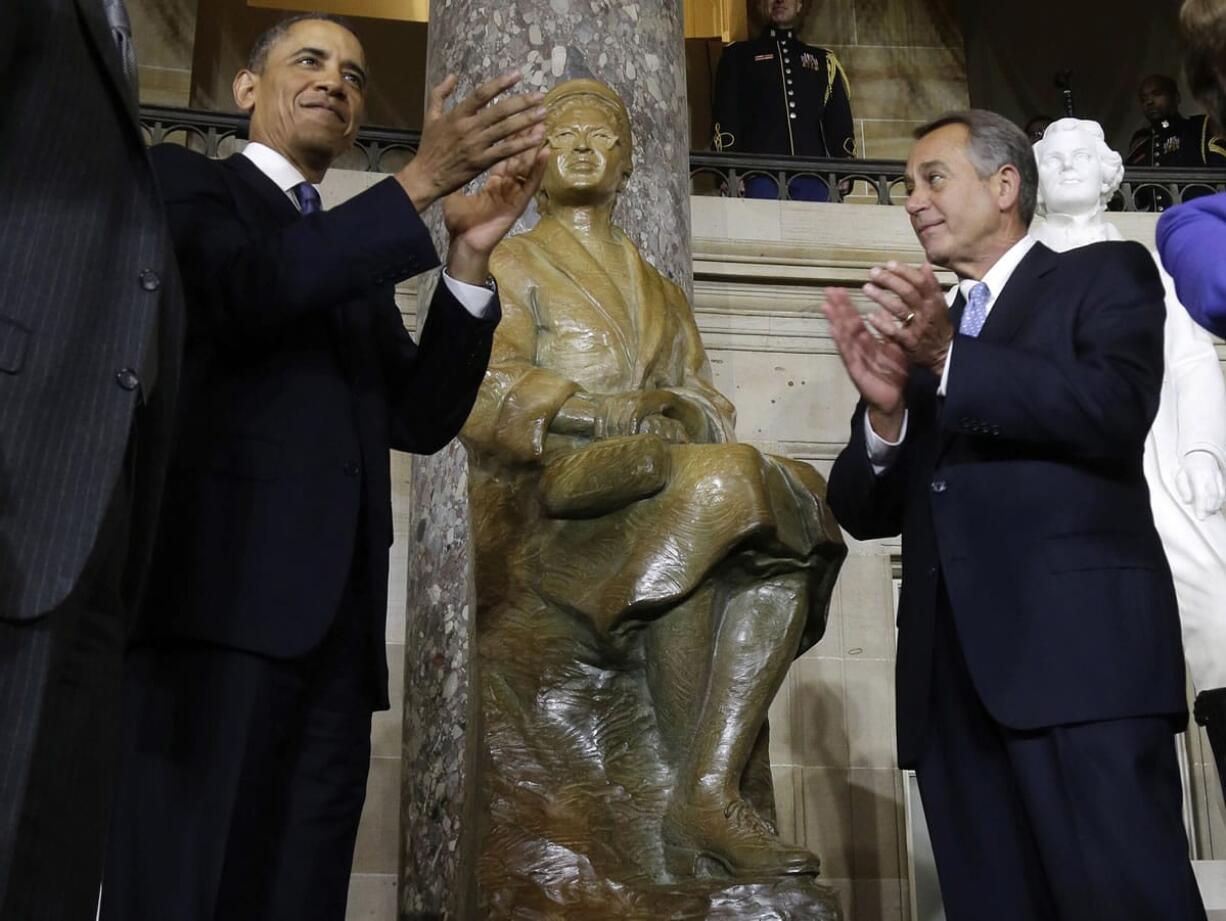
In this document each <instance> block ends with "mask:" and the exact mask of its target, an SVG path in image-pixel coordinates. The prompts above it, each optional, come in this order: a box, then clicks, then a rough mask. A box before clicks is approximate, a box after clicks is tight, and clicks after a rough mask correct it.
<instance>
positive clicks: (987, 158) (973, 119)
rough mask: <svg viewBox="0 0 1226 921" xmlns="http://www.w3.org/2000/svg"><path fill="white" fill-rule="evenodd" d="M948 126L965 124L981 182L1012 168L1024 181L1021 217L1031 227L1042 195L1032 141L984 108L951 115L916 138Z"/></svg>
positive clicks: (920, 131)
mask: <svg viewBox="0 0 1226 921" xmlns="http://www.w3.org/2000/svg"><path fill="white" fill-rule="evenodd" d="M946 125H962V126H963V127H964V128H966V130H967V131H968V132H969V133H970V140H969V142H968V143H967V157H968V159H970V161H971V165H972V166H974V167H975V172H976V173H978V175H979V178H980V179H987V178H988V177H989V176H992V175H995V174H996V173H998V172H999V171H1000V170H1001V169H1002V168H1004V167H1006V166H1012V167H1013V168H1014V169H1016V170H1017V171H1018V174H1019V175H1020V176H1021V178H1022V182H1021V189H1020V190H1019V192H1018V202H1017V205H1018V214H1019V216H1020V217H1021V219H1022V223H1023V224H1025V225H1026V226H1027V227H1029V226H1030V222H1031V220H1033V219H1034V209H1035V205H1036V202H1037V201H1038V195H1039V169H1038V167H1037V166H1036V165H1035V160H1034V150H1033V149H1032V148H1031V146H1030V138H1028V137H1026V134H1025V132H1023V131H1022V129H1021V128H1019V127H1018V126H1017V125H1015V124H1013V122H1011V121H1009V119H1007V118H1005V117H1004V116H1003V115H997V114H996V113H995V112H988V111H986V110H984V109H966V110H965V111H962V112H949V113H947V114H945V115H942V116H941V117H940V118H938V119H936V120H935V121H931V122H928V124H926V125H921V126H920V127H919V128H917V129H915V139H916V140H917V141H918V140H919V139H920V138H923V137H927V136H928V135H930V134H932V132H934V131H936V130H938V129H940V128H944V127H945V126H946Z"/></svg>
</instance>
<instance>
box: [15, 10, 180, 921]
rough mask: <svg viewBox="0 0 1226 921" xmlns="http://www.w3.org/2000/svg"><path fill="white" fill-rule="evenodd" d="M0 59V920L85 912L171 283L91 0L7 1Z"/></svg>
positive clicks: (127, 112) (144, 520)
mask: <svg viewBox="0 0 1226 921" xmlns="http://www.w3.org/2000/svg"><path fill="white" fill-rule="evenodd" d="M0 77H3V86H4V93H5V98H4V103H3V105H0V919H3V921H10V919H17V918H20V919H21V921H40V919H44V918H46V919H51V918H55V919H59V918H76V917H91V918H92V916H93V915H92V905H91V904H90V903H91V902H92V899H93V892H94V891H95V890H96V886H97V877H98V867H99V866H100V854H99V851H100V849H101V843H102V838H103V835H104V830H105V804H106V803H107V802H108V801H109V790H108V787H109V774H110V770H111V769H110V764H111V762H112V761H113V753H112V751H111V749H112V745H111V741H110V740H111V739H112V738H113V737H114V736H115V735H116V730H115V725H116V712H115V710H116V704H117V700H118V696H117V695H118V672H119V661H120V654H121V652H122V646H123V639H124V635H125V633H126V627H127V619H126V615H125V613H124V610H125V607H126V605H125V603H124V602H125V600H126V599H130V598H131V595H132V592H133V589H134V587H135V586H136V585H137V584H139V575H140V571H141V570H142V569H143V561H144V560H145V559H146V558H147V556H148V546H147V542H148V540H149V536H150V535H151V534H152V531H153V528H152V521H153V519H154V516H155V515H156V504H157V495H158V492H159V491H160V482H161V478H162V470H163V468H164V466H165V453H166V449H167V448H168V442H169V438H168V436H167V433H168V432H169V423H170V413H171V410H172V406H171V402H172V399H171V398H172V396H173V394H174V391H175V385H176V378H177V375H178V371H177V361H178V359H177V357H176V356H177V352H178V347H179V346H178V340H179V338H180V323H181V317H180V315H181V306H180V296H179V293H178V285H179V283H178V278H177V272H176V270H175V268H174V260H173V254H172V252H171V250H170V247H169V243H168V237H167V231H166V227H165V221H164V217H163V214H162V206H161V202H160V196H159V195H158V192H157V188H156V184H155V180H154V177H153V173H152V170H151V169H150V167H149V164H148V161H147V158H146V155H145V151H144V145H143V141H142V138H141V133H140V130H139V126H138V123H137V121H136V109H135V98H134V93H133V91H132V89H131V87H130V86H129V85H128V84H127V83H126V82H125V80H124V77H123V70H122V65H121V60H120V56H119V54H118V52H117V50H116V47H115V44H114V41H113V38H112V35H111V31H110V27H109V24H108V22H107V20H106V17H105V14H104V11H103V7H102V2H101V0H14V2H13V3H6V4H5V14H4V23H3V26H2V27H0ZM137 432H139V437H137ZM129 534H131V536H132V538H133V540H132V541H131V542H129V540H128V535H129ZM52 873H54V874H55V875H54V877H52Z"/></svg>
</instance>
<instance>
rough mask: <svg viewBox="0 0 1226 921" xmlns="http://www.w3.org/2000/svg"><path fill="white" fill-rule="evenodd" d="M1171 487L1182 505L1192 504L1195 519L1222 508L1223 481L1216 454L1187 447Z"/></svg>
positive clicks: (1224, 496) (1225, 491) (1225, 488)
mask: <svg viewBox="0 0 1226 921" xmlns="http://www.w3.org/2000/svg"><path fill="white" fill-rule="evenodd" d="M1175 488H1176V489H1177V490H1178V491H1179V498H1180V499H1182V500H1183V503H1184V504H1185V505H1190V506H1191V507H1192V512H1193V514H1195V515H1196V518H1197V520H1198V521H1204V520H1205V519H1206V518H1209V517H1210V516H1211V515H1216V514H1217V513H1218V512H1220V511H1221V510H1222V503H1223V501H1226V484H1224V483H1223V481H1222V468H1221V466H1220V465H1219V464H1218V461H1217V458H1216V457H1214V456H1213V455H1212V454H1211V453H1210V452H1208V451H1189V452H1188V453H1187V454H1186V455H1184V458H1183V463H1182V464H1181V465H1180V467H1179V472H1178V473H1176V474H1175Z"/></svg>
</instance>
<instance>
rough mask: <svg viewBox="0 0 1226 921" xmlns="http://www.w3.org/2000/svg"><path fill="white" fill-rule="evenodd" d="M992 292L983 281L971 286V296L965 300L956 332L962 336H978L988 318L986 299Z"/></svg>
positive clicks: (989, 298)
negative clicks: (964, 307) (960, 321)
mask: <svg viewBox="0 0 1226 921" xmlns="http://www.w3.org/2000/svg"><path fill="white" fill-rule="evenodd" d="M991 298H992V292H991V291H990V290H989V289H988V286H987V285H985V284H984V283H983V282H979V284H977V285H975V287H973V288H971V296H970V297H969V298H967V300H966V309H965V310H964V311H962V323H961V324H960V325H959V327H958V332H960V333H961V334H962V335H964V336H978V335H979V331H980V330H982V329H983V324H984V323H986V322H987V319H988V301H989V300H991Z"/></svg>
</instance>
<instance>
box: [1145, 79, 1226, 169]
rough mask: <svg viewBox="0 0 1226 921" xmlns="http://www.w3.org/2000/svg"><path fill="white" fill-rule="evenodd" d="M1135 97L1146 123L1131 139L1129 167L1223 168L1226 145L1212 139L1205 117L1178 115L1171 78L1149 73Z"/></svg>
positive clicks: (1175, 86)
mask: <svg viewBox="0 0 1226 921" xmlns="http://www.w3.org/2000/svg"><path fill="white" fill-rule="evenodd" d="M1137 96H1138V97H1139V99H1140V101H1141V110H1142V111H1143V112H1144V113H1145V120H1146V121H1147V122H1148V123H1149V124H1148V125H1146V126H1145V127H1144V128H1140V129H1138V130H1137V132H1136V133H1135V134H1133V136H1132V141H1131V143H1129V145H1128V159H1127V163H1128V165H1129V166H1165V167H1168V168H1169V167H1186V168H1190V169H1198V168H1203V167H1206V166H1214V167H1226V146H1224V145H1223V142H1222V139H1221V138H1219V137H1216V136H1215V132H1214V130H1213V126H1212V125H1211V124H1210V123H1209V116H1207V115H1193V116H1191V117H1184V116H1183V115H1182V114H1180V112H1179V103H1180V98H1179V86H1178V84H1176V83H1175V81H1174V80H1173V79H1172V78H1170V77H1167V76H1165V75H1163V74H1150V75H1149V76H1148V77H1146V78H1145V79H1144V80H1142V81H1141V87H1140V89H1139V90H1138V92H1137Z"/></svg>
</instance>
